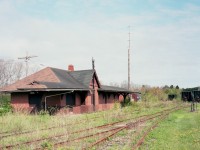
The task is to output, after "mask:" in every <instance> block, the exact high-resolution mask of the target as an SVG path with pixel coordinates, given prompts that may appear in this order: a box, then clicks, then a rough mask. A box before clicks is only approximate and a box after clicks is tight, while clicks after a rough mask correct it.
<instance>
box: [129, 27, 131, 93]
mask: <svg viewBox="0 0 200 150" xmlns="http://www.w3.org/2000/svg"><path fill="white" fill-rule="evenodd" d="M128 28H129V33H128V43H129V44H128V89H129V90H130V49H131V27H130V26H128Z"/></svg>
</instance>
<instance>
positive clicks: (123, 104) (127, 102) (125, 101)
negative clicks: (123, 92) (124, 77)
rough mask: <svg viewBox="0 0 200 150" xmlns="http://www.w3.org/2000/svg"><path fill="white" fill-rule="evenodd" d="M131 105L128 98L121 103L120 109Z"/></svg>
mask: <svg viewBox="0 0 200 150" xmlns="http://www.w3.org/2000/svg"><path fill="white" fill-rule="evenodd" d="M131 105H132V102H131V99H130V98H129V97H128V98H126V99H125V100H123V101H122V102H121V106H122V107H126V106H131Z"/></svg>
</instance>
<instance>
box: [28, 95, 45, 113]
mask: <svg viewBox="0 0 200 150" xmlns="http://www.w3.org/2000/svg"><path fill="white" fill-rule="evenodd" d="M41 101H42V94H29V104H30V105H36V108H37V110H40V109H41Z"/></svg>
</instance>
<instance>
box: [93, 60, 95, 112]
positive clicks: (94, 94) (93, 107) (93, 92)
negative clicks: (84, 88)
mask: <svg viewBox="0 0 200 150" xmlns="http://www.w3.org/2000/svg"><path fill="white" fill-rule="evenodd" d="M92 69H93V70H95V64H94V59H93V57H92ZM94 75H95V74H93V77H92V88H93V89H92V90H93V92H92V93H93V95H92V99H93V110H94V111H95V86H94V77H95V76H94Z"/></svg>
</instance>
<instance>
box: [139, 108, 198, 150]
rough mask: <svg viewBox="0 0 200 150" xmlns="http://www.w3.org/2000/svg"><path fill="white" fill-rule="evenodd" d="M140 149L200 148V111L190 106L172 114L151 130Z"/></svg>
mask: <svg viewBox="0 0 200 150" xmlns="http://www.w3.org/2000/svg"><path fill="white" fill-rule="evenodd" d="M199 109H200V108H199ZM140 149H141V150H142V149H152V150H199V149H200V111H196V112H190V109H189V108H188V109H185V110H179V111H176V112H174V113H172V114H170V115H169V116H168V117H167V118H166V119H165V120H164V121H163V122H162V123H160V124H159V125H158V127H157V128H155V129H154V130H153V131H152V132H150V134H149V135H148V136H147V138H146V140H145V142H144V144H143V145H142V147H141V148H140Z"/></svg>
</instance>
